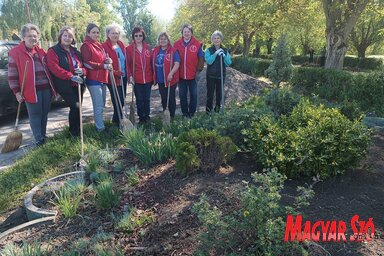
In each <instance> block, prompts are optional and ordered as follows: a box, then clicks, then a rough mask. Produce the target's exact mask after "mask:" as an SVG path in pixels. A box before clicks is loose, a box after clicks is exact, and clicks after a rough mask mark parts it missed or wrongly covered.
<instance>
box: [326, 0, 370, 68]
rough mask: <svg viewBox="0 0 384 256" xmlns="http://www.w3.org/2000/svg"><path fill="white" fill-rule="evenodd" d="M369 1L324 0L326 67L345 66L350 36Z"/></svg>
mask: <svg viewBox="0 0 384 256" xmlns="http://www.w3.org/2000/svg"><path fill="white" fill-rule="evenodd" d="M369 1H370V0H353V1H352V0H348V1H343V0H338V1H333V0H322V2H323V9H324V14H325V20H326V34H327V55H326V61H325V68H333V69H339V70H340V69H342V68H343V64H344V57H345V54H346V53H347V48H348V44H347V40H348V36H349V34H350V33H351V31H352V29H353V27H354V26H355V25H356V22H357V20H358V19H359V17H360V15H361V13H362V12H363V10H364V8H365V7H366V5H367V3H368V2H369Z"/></svg>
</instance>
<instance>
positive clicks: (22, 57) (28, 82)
mask: <svg viewBox="0 0 384 256" xmlns="http://www.w3.org/2000/svg"><path fill="white" fill-rule="evenodd" d="M35 50H36V51H37V53H38V54H39V58H40V61H41V63H42V64H43V67H44V72H45V74H46V75H47V78H48V82H49V85H50V87H51V90H52V95H53V96H56V92H55V89H54V88H53V83H52V79H51V76H50V74H49V71H48V68H47V63H46V53H45V51H44V50H43V49H41V48H40V47H38V46H35ZM9 57H10V59H12V60H10V63H9V64H10V65H12V64H15V67H14V68H16V70H17V73H18V80H19V81H18V83H16V84H14V83H11V82H10V83H9V86H10V87H11V89H12V91H13V93H14V94H16V93H17V92H20V91H21V84H22V82H23V77H24V70H25V66H26V62H27V61H29V63H28V68H27V73H26V77H25V84H24V94H23V96H24V99H25V101H26V102H28V103H36V102H37V95H36V88H35V64H34V61H33V58H32V56H31V55H30V54H29V53H28V51H27V49H26V46H25V43H24V42H21V43H20V44H19V45H18V46H16V47H14V48H12V49H11V50H10V51H9ZM12 68H13V67H10V69H9V72H8V77H10V76H12V71H11V70H12ZM9 80H11V79H9Z"/></svg>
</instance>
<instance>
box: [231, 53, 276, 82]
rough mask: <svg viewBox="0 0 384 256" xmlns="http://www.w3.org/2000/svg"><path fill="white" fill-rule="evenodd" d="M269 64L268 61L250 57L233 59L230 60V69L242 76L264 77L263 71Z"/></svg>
mask: <svg viewBox="0 0 384 256" xmlns="http://www.w3.org/2000/svg"><path fill="white" fill-rule="evenodd" d="M270 64H271V61H270V60H264V59H258V58H251V57H234V58H232V67H233V68H234V69H236V70H238V71H240V72H242V73H244V74H247V75H250V76H255V77H259V76H264V72H265V70H267V69H268V67H269V65H270Z"/></svg>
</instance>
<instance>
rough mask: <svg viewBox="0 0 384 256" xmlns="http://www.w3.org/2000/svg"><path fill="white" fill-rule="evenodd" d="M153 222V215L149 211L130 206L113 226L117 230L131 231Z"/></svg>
mask: <svg viewBox="0 0 384 256" xmlns="http://www.w3.org/2000/svg"><path fill="white" fill-rule="evenodd" d="M151 222H153V216H152V213H151V212H145V211H141V210H136V209H134V208H131V209H129V210H128V212H127V213H125V214H124V215H123V216H122V217H121V218H120V219H119V220H118V222H117V223H116V225H115V228H116V229H117V230H120V231H123V232H126V233H131V232H133V231H134V230H135V229H137V228H139V227H142V226H143V225H147V224H149V223H151Z"/></svg>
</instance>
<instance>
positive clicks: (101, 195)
mask: <svg viewBox="0 0 384 256" xmlns="http://www.w3.org/2000/svg"><path fill="white" fill-rule="evenodd" d="M94 190H95V193H96V194H95V202H96V206H97V207H99V208H101V209H105V210H107V209H112V208H113V207H115V206H116V205H117V204H118V203H119V199H120V193H119V191H117V189H116V188H115V187H114V183H113V180H112V178H111V177H108V178H106V179H103V180H100V181H99V183H98V184H97V185H95V187H94Z"/></svg>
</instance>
